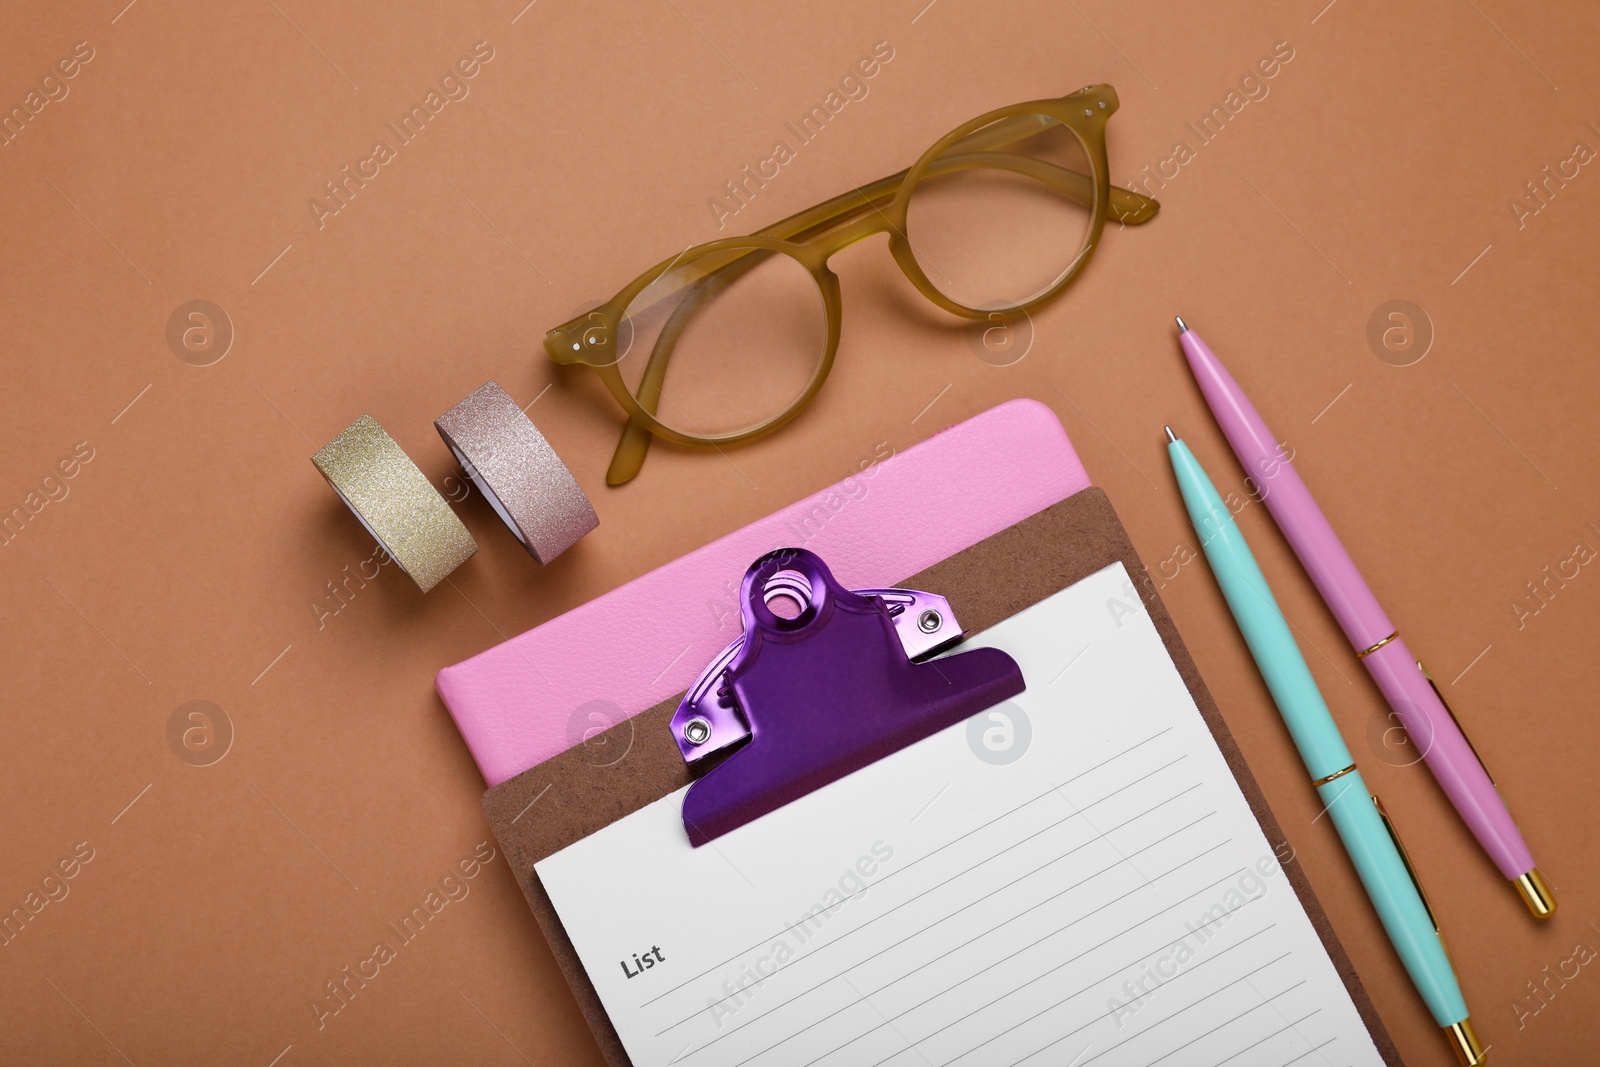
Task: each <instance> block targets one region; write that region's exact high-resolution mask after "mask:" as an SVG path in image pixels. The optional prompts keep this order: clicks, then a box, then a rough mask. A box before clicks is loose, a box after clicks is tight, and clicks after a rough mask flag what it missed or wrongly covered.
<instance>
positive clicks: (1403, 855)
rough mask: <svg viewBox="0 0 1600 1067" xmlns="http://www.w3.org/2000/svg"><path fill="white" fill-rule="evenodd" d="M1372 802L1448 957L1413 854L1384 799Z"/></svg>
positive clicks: (1374, 799)
mask: <svg viewBox="0 0 1600 1067" xmlns="http://www.w3.org/2000/svg"><path fill="white" fill-rule="evenodd" d="M1372 804H1373V806H1374V807H1376V808H1377V809H1378V818H1380V819H1382V820H1383V828H1384V829H1385V830H1388V831H1389V839H1390V840H1392V841H1393V842H1394V850H1395V851H1396V852H1398V853H1400V862H1401V863H1403V864H1405V868H1406V873H1407V874H1409V875H1410V876H1411V884H1412V885H1414V886H1416V887H1417V896H1419V897H1421V898H1422V910H1423V911H1425V912H1427V913H1428V921H1429V922H1431V923H1432V924H1433V932H1434V933H1435V934H1438V935H1439V944H1440V945H1441V946H1443V948H1444V954H1445V956H1446V958H1448V957H1449V955H1450V946H1449V945H1446V944H1445V943H1444V934H1443V933H1442V932H1440V930H1439V917H1438V916H1437V915H1435V914H1434V913H1433V905H1432V904H1430V903H1429V902H1428V892H1427V890H1425V889H1423V888H1422V879H1420V878H1418V877H1417V869H1416V868H1415V867H1413V866H1411V854H1410V853H1409V852H1407V851H1406V845H1405V842H1404V841H1401V840H1400V831H1398V830H1396V829H1395V828H1394V823H1392V822H1390V821H1389V813H1388V812H1387V811H1384V810H1383V801H1381V800H1379V799H1378V798H1377V796H1376V795H1374V796H1373V798H1372ZM1450 965H1451V966H1452V967H1454V966H1455V961H1454V960H1451V961H1450Z"/></svg>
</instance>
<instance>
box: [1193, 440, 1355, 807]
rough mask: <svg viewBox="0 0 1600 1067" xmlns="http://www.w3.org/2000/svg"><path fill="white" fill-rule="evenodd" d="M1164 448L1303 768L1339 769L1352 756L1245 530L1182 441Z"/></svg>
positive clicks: (1321, 772)
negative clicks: (1258, 563) (1256, 557)
mask: <svg viewBox="0 0 1600 1067" xmlns="http://www.w3.org/2000/svg"><path fill="white" fill-rule="evenodd" d="M1167 454H1168V456H1169V457H1171V459H1172V469H1173V473H1174V474H1175V475H1176V476H1177V480H1178V489H1179V491H1180V492H1182V494H1183V502H1184V505H1185V506H1186V507H1187V508H1188V511H1189V521H1190V522H1191V523H1192V524H1193V525H1194V529H1195V533H1196V534H1197V535H1199V538H1200V547H1201V549H1202V550H1203V551H1204V552H1205V554H1206V560H1207V562H1209V563H1210V564H1211V573H1212V574H1213V575H1215V576H1216V579H1217V584H1218V585H1219V586H1221V587H1222V595H1223V598H1224V599H1226V600H1227V602H1228V610H1229V611H1230V612H1232V614H1233V618H1234V621H1235V622H1236V623H1238V626H1239V632H1240V633H1242V634H1243V635H1244V640H1245V644H1246V645H1247V646H1248V647H1249V649H1250V655H1251V657H1252V658H1253V659H1254V660H1255V661H1256V667H1257V668H1258V669H1259V670H1260V671H1261V677H1262V680H1264V681H1265V682H1266V683H1267V689H1268V690H1269V691H1270V692H1271V693H1272V700H1273V703H1275V704H1277V706H1278V710H1279V712H1280V713H1281V714H1282V715H1283V721H1284V724H1285V725H1287V726H1288V727H1289V733H1290V735H1291V736H1292V737H1293V738H1294V744H1295V748H1296V749H1298V750H1299V752H1300V758H1301V759H1302V760H1303V761H1304V762H1305V765H1306V770H1307V771H1308V772H1309V773H1310V775H1311V777H1312V778H1313V779H1318V778H1326V777H1327V776H1328V775H1331V774H1335V773H1337V772H1339V771H1342V770H1344V769H1345V768H1346V767H1348V766H1350V765H1351V764H1352V763H1353V762H1355V761H1354V760H1352V759H1351V758H1350V750H1349V749H1348V748H1346V747H1345V743H1344V738H1342V737H1340V736H1339V728H1338V727H1337V726H1335V725H1334V722H1333V716H1332V715H1331V714H1329V712H1328V705H1327V704H1326V703H1325V702H1324V701H1323V699H1322V693H1321V691H1320V690H1318V689H1317V683H1316V680H1315V679H1314V678H1312V676H1311V670H1310V668H1309V667H1307V666H1306V661H1305V657H1303V656H1301V655H1300V648H1299V646H1298V645H1296V644H1295V640H1294V634H1293V633H1291V632H1290V630H1289V622H1288V620H1287V619H1286V618H1284V615H1283V611H1282V610H1281V609H1280V608H1279V607H1278V602H1277V600H1276V599H1275V598H1274V597H1273V595H1272V590H1271V588H1270V587H1269V586H1268V585H1267V579H1266V577H1265V576H1264V575H1263V574H1262V573H1261V568H1260V567H1259V566H1258V565H1257V564H1256V560H1255V556H1254V555H1252V554H1251V552H1250V546H1249V544H1248V543H1247V542H1246V541H1245V539H1244V533H1243V532H1242V531H1241V530H1240V529H1239V527H1238V525H1237V524H1236V523H1235V522H1234V521H1233V515H1232V513H1231V512H1229V510H1228V507H1227V505H1226V504H1224V503H1223V501H1222V498H1221V497H1220V496H1218V495H1217V490H1216V487H1215V486H1214V485H1212V484H1211V479H1210V478H1209V477H1207V476H1206V472H1205V470H1204V468H1202V467H1201V466H1200V463H1199V461H1197V460H1196V459H1195V458H1194V454H1193V453H1192V452H1190V451H1189V448H1188V446H1187V445H1185V444H1184V443H1183V442H1182V441H1174V442H1172V444H1170V445H1168V446H1167Z"/></svg>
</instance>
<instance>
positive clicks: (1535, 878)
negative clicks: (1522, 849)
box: [1512, 867, 1556, 919]
mask: <svg viewBox="0 0 1600 1067" xmlns="http://www.w3.org/2000/svg"><path fill="white" fill-rule="evenodd" d="M1512 884H1514V885H1515V886H1516V887H1517V892H1518V893H1521V894H1522V902H1523V903H1524V904H1526V905H1528V910H1529V911H1531V912H1533V917H1534V918H1535V919H1548V918H1550V916H1552V915H1554V914H1555V913H1556V898H1555V895H1554V894H1553V893H1551V892H1550V887H1549V886H1548V885H1546V884H1545V880H1544V875H1542V874H1540V873H1539V868H1537V867H1535V868H1533V869H1532V870H1530V871H1529V872H1528V873H1527V874H1524V875H1521V876H1519V877H1518V878H1516V879H1515V880H1514V881H1513V883H1512Z"/></svg>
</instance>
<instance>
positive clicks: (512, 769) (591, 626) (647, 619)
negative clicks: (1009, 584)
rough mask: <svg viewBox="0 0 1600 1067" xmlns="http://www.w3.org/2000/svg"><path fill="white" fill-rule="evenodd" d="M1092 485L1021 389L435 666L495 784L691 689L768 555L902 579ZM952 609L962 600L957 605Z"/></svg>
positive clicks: (1055, 425) (854, 583)
mask: <svg viewBox="0 0 1600 1067" xmlns="http://www.w3.org/2000/svg"><path fill="white" fill-rule="evenodd" d="M1088 485H1089V476H1088V475H1087V474H1086V473H1085V472H1084V469H1083V464H1082V463H1081V462H1079V460H1078V456H1077V453H1075V452H1074V451H1073V450H1072V443H1071V442H1070V441H1068V440H1067V434H1066V431H1065V430H1063V429H1062V428H1061V423H1060V422H1059V421H1058V420H1057V419H1056V416H1055V413H1054V412H1052V411H1051V410H1050V409H1049V408H1047V407H1046V406H1045V405H1043V404H1041V403H1039V402H1038V401H1035V400H1012V401H1008V402H1007V403H1004V404H1001V405H999V406H998V407H994V408H990V409H989V410H988V411H985V412H983V413H982V414H981V415H976V416H974V417H972V418H970V419H968V420H967V421H965V422H962V423H959V424H957V425H955V426H952V427H951V428H950V429H948V430H945V431H944V432H942V433H940V434H938V435H936V436H934V437H932V438H929V439H928V440H926V441H923V442H922V443H921V444H918V445H915V446H913V447H911V448H909V449H907V450H906V451H904V452H901V453H898V454H895V455H893V456H891V457H890V458H888V459H887V460H884V461H882V462H880V463H878V464H875V465H874V466H872V467H870V468H868V469H867V470H866V471H864V472H861V473H859V474H856V475H852V476H851V477H849V478H846V479H845V480H844V481H842V482H839V483H838V484H836V485H833V486H830V487H829V488H827V489H824V490H822V491H821V492H819V493H815V494H813V495H812V496H809V497H807V498H805V499H804V500H801V501H799V502H797V503H794V504H791V505H789V506H788V507H786V508H782V509H780V510H778V511H775V512H773V513H772V514H771V515H768V516H767V517H766V518H764V519H758V520H757V521H755V522H753V523H751V524H750V525H749V526H746V527H745V528H744V529H742V530H736V531H734V532H733V533H730V534H728V535H727V536H726V537H723V538H721V539H720V540H717V541H713V542H712V543H711V544H708V545H706V546H704V547H703V548H698V549H696V550H695V551H693V552H690V553H688V554H687V555H685V556H682V557H680V558H678V559H675V560H673V561H672V562H671V563H667V564H664V565H663V566H661V567H658V568H656V569H655V570H653V571H651V572H650V573H648V574H645V575H641V576H640V577H638V578H636V579H634V580H633V581H631V582H629V583H628V584H626V585H624V586H621V587H619V588H617V589H614V590H612V591H611V592H609V593H606V594H605V595H604V596H601V597H598V598H596V599H594V600H591V601H590V602H589V603H587V604H584V605H582V606H581V607H577V608H574V609H572V610H571V611H569V612H567V613H566V614H565V615H561V616H558V617H556V618H554V619H551V620H550V621H549V622H546V623H544V624H542V625H540V626H536V627H534V628H533V629H531V630H529V631H527V632H526V633H524V634H520V635H518V636H517V637H513V638H512V639H511V640H509V641H506V642H503V643H501V644H499V645H496V646H495V647H493V648H491V649H489V650H488V651H487V652H483V653H481V654H479V655H477V656H474V657H472V658H471V659H469V660H466V661H465V662H462V663H458V664H456V665H454V666H452V667H446V668H444V670H442V671H440V672H439V676H438V679H437V680H436V682H435V686H436V687H437V688H438V690H439V695H440V697H442V698H443V699H444V703H445V706H446V707H448V708H449V709H450V714H451V715H452V716H453V717H454V718H455V721H456V726H457V728H458V729H460V731H461V736H462V737H463V738H465V739H466V742H467V747H468V748H469V749H471V750H472V755H473V758H474V759H476V760H477V761H478V769H479V770H481V771H482V772H483V776H484V778H485V779H486V780H487V781H488V783H489V785H490V786H495V785H499V784H500V783H501V782H503V781H505V780H506V779H508V778H511V777H513V776H515V775H517V774H520V773H522V772H523V771H525V770H527V769H528V768H529V767H532V766H534V765H535V764H538V763H542V762H543V761H545V760H547V759H549V758H550V757H551V756H554V755H555V754H556V753H558V752H561V751H563V750H565V749H567V748H570V747H572V746H573V745H576V744H578V743H580V742H581V741H583V740H584V738H585V735H586V734H588V733H590V732H593V731H595V730H599V729H604V728H606V727H608V726H611V725H614V724H615V723H616V722H618V721H620V720H621V719H623V718H626V717H628V716H632V715H635V714H637V713H639V712H641V711H644V710H645V709H647V708H650V707H653V706H655V705H656V704H658V703H660V702H661V701H662V700H665V699H666V698H667V697H670V696H672V695H673V694H674V693H681V692H682V691H683V690H685V689H687V688H688V687H689V684H690V683H691V682H693V681H694V680H695V678H696V677H697V676H698V675H699V673H700V671H701V670H702V669H704V667H705V665H706V664H707V663H709V662H710V661H711V658H712V657H713V656H714V655H716V653H717V652H719V651H721V649H722V648H723V646H724V645H726V644H727V643H728V642H729V641H731V640H733V638H735V637H737V636H738V635H739V634H740V632H741V629H740V625H739V612H738V608H737V597H738V589H739V581H740V579H741V578H743V576H744V572H745V568H746V567H748V566H749V565H750V563H751V561H753V560H754V559H755V558H756V557H757V556H760V555H762V554H763V553H765V552H769V551H771V550H772V549H775V548H785V547H803V548H808V549H810V550H811V551H813V552H816V553H817V554H818V555H820V556H822V558H823V559H825V560H826V561H827V563H828V566H829V567H830V568H832V570H833V573H834V574H835V575H836V576H837V577H838V578H839V580H840V582H842V583H843V584H844V585H845V586H846V587H848V588H852V589H862V588H870V587H881V586H892V585H895V584H896V583H898V582H901V581H904V580H905V578H906V577H907V576H909V575H912V574H915V573H917V572H918V571H920V570H923V569H925V568H927V567H929V566H932V565H933V564H934V563H937V562H938V561H940V560H942V559H944V558H946V557H948V556H951V555H953V554H955V553H957V552H959V551H961V550H962V549H964V548H968V547H970V546H972V545H974V544H976V543H977V542H979V541H981V540H983V539H984V538H986V537H988V536H990V535H991V534H995V533H998V532H999V531H1001V530H1003V529H1005V528H1006V527H1008V526H1011V525H1012V524H1014V523H1017V522H1020V521H1021V520H1023V519H1025V518H1027V517H1028V516H1029V515H1032V514H1034V513H1035V512H1038V511H1042V510H1043V509H1044V508H1047V507H1049V506H1050V505H1051V504H1054V503H1056V502H1057V501H1060V500H1064V499H1066V498H1067V497H1069V496H1071V495H1072V494H1073V493H1076V492H1077V491H1078V490H1080V489H1083V488H1085V487H1087V486H1088ZM956 609H957V615H958V616H959V614H960V605H956Z"/></svg>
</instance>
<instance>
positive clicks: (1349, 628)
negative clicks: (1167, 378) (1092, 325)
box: [1179, 330, 1395, 648]
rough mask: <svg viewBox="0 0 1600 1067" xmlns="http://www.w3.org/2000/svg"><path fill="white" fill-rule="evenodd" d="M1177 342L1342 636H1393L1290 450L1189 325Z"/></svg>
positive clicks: (1357, 639)
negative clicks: (1292, 460) (1304, 480)
mask: <svg viewBox="0 0 1600 1067" xmlns="http://www.w3.org/2000/svg"><path fill="white" fill-rule="evenodd" d="M1179 343H1180V344H1181V345H1182V347H1183V354H1184V356H1185V358H1187V359H1188V361H1189V367H1190V369H1191V370H1193V371H1194V376H1195V381H1196V382H1198V383H1199V386H1200V391H1201V393H1203V394H1204V395H1205V398H1206V404H1207V406H1209V407H1210V408H1211V411H1212V414H1213V415H1215V416H1216V419H1217V425H1218V426H1220V427H1221V428H1222V433H1223V436H1225V437H1227V439H1228V444H1229V445H1230V446H1231V447H1232V448H1233V454H1234V455H1235V456H1237V457H1238V459H1239V465H1240V466H1242V467H1243V468H1244V469H1245V473H1246V474H1247V475H1249V477H1250V480H1251V482H1252V483H1253V484H1254V485H1255V486H1256V489H1257V490H1258V492H1257V495H1258V496H1259V497H1260V499H1261V501H1262V503H1264V504H1266V506H1267V510H1268V511H1270V512H1272V517H1273V519H1274V520H1276V522H1277V524H1278V529H1280V530H1282V531H1283V536H1284V538H1285V540H1287V541H1288V542H1289V545H1290V547H1292V548H1293V549H1294V554H1295V555H1296V556H1298V557H1299V559H1300V564H1301V566H1303V567H1305V570H1306V573H1307V574H1309V575H1310V576H1311V580H1312V581H1313V582H1314V583H1316V586H1317V591H1318V592H1319V593H1321V594H1322V599H1323V600H1324V601H1326V602H1327V605H1328V610H1330V611H1331V612H1333V617H1334V618H1335V619H1337V620H1338V622H1339V627H1340V629H1342V630H1343V631H1344V634H1345V637H1346V638H1348V639H1349V641H1350V643H1351V644H1352V645H1354V646H1355V647H1356V648H1369V647H1371V646H1372V645H1375V644H1377V643H1378V642H1379V641H1382V640H1383V639H1384V638H1385V637H1388V636H1389V635H1390V634H1392V633H1394V630H1395V628H1394V626H1393V625H1392V624H1391V623H1390V622H1389V616H1388V615H1387V614H1386V613H1385V612H1384V610H1383V607H1382V606H1381V605H1380V604H1379V603H1378V600H1377V598H1376V597H1374V596H1373V595H1372V590H1371V588H1370V587H1368V585H1367V583H1366V580H1365V579H1364V578H1362V577H1361V572H1360V571H1359V570H1357V569H1356V565H1355V562H1354V561H1353V560H1351V558H1350V553H1348V552H1346V551H1345V547H1344V544H1343V543H1342V542H1341V541H1340V540H1339V536H1338V535H1337V534H1335V533H1334V532H1333V527H1332V526H1331V525H1329V523H1328V520H1327V518H1326V517H1325V516H1324V515H1323V514H1322V509H1321V508H1319V507H1318V506H1317V502H1316V499H1315V498H1314V497H1312V495H1311V490H1309V489H1307V488H1306V483H1305V482H1303V481H1301V479H1300V474H1299V472H1298V471H1296V470H1295V468H1294V464H1293V463H1292V462H1291V461H1290V458H1289V454H1287V453H1285V452H1284V449H1283V447H1282V445H1280V444H1279V443H1278V439H1277V438H1276V437H1274V436H1273V433H1272V431H1271V430H1269V429H1268V428H1267V424H1266V421H1265V420H1264V419H1262V417H1261V414H1260V413H1259V412H1258V411H1256V409H1255V405H1253V404H1252V403H1250V400H1249V398H1248V397H1246V396H1245V394H1244V391H1243V390H1242V389H1240V388H1239V383H1238V382H1236V381H1234V380H1233V376H1232V375H1231V374H1229V373H1228V369H1227V368H1226V367H1224V366H1223V365H1222V363H1221V361H1220V360H1218V359H1217V357H1216V356H1215V354H1213V353H1212V351H1211V349H1210V348H1209V347H1207V345H1206V343H1205V342H1204V341H1202V340H1201V339H1200V338H1199V337H1198V336H1197V335H1196V334H1195V332H1194V331H1193V330H1189V331H1187V332H1186V333H1184V334H1182V335H1181V336H1180V337H1179Z"/></svg>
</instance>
